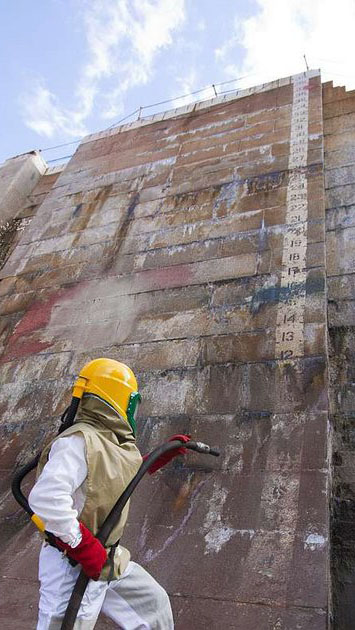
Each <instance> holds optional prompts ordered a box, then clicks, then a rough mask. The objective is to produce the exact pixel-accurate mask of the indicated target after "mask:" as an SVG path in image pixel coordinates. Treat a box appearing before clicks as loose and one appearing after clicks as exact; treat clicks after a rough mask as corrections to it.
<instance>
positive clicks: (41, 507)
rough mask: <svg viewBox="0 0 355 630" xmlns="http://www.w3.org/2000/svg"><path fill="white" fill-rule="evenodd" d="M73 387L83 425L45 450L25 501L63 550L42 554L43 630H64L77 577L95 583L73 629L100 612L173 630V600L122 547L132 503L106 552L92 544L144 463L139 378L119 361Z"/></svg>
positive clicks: (131, 628) (100, 366) (100, 362)
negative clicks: (78, 396) (138, 430)
mask: <svg viewBox="0 0 355 630" xmlns="http://www.w3.org/2000/svg"><path fill="white" fill-rule="evenodd" d="M75 387H76V388H77V389H76V390H75ZM75 387H74V391H77V390H78V388H79V389H80V388H81V395H82V397H81V402H80V406H79V410H78V414H77V418H76V419H75V421H74V423H73V425H72V426H71V427H69V428H67V429H66V430H65V431H63V432H62V433H61V434H60V435H58V436H57V437H56V438H55V439H54V440H52V441H51V442H50V443H49V444H48V445H47V446H46V447H45V448H44V450H43V452H42V454H41V458H40V461H39V464H38V469H37V481H36V483H35V485H34V487H33V489H32V491H31V493H30V496H29V504H30V507H31V509H32V510H33V511H34V512H35V514H37V515H38V516H39V517H40V518H41V519H42V521H43V522H44V524H45V528H46V531H48V532H51V533H52V534H53V535H54V536H55V541H56V544H57V548H56V547H53V546H51V545H49V544H48V543H47V542H44V544H43V546H42V549H41V552H40V558H39V580H40V600H39V618H38V625H37V630H57V629H58V630H59V629H60V627H61V623H62V620H63V616H64V613H65V610H66V608H67V605H68V601H69V598H70V596H71V593H72V591H73V588H74V585H75V582H76V580H77V577H78V575H79V572H80V570H81V569H83V570H84V572H85V573H86V575H87V576H88V577H90V578H91V580H90V581H89V583H88V587H87V589H86V592H85V594H84V597H83V601H82V604H81V607H80V610H79V613H78V617H77V621H76V624H75V628H77V629H79V628H80V630H91V629H92V628H94V626H95V623H96V620H97V618H98V615H99V613H100V611H102V612H103V613H104V614H105V615H106V616H107V617H109V618H110V619H111V620H113V621H114V622H115V624H117V627H118V628H121V629H122V630H138V629H139V630H143V629H146V630H171V629H172V628H173V627H174V623H173V616H172V611H171V606H170V602H169V598H168V595H167V593H166V592H165V590H164V589H163V588H162V587H161V586H160V585H159V584H158V583H157V582H156V581H155V579H154V578H153V577H152V576H151V575H150V574H149V573H147V571H146V570H145V569H143V568H142V567H141V566H139V565H138V564H136V563H135V562H133V561H131V560H130V553H129V551H128V550H127V549H125V548H124V547H122V546H121V545H120V543H119V540H120V538H121V536H122V534H123V530H124V526H125V523H126V521H127V516H128V509H129V506H128V504H127V505H126V507H125V508H124V510H123V511H122V514H121V517H120V519H119V522H118V523H117V524H116V526H115V527H114V529H113V531H112V532H111V534H110V536H109V538H108V540H107V543H106V546H105V547H103V545H102V544H101V542H100V541H99V540H98V539H97V538H95V535H96V534H97V532H98V530H99V528H100V526H101V525H102V524H103V522H104V520H105V518H106V517H107V515H108V514H109V512H110V510H111V508H112V507H113V505H114V504H115V503H116V501H117V499H118V497H119V496H120V495H121V494H122V492H123V490H124V489H125V488H126V487H127V485H128V484H129V482H130V481H131V479H132V478H133V477H134V476H135V474H136V473H137V471H138V469H139V467H140V465H141V463H142V457H141V454H140V452H139V450H138V448H137V446H136V440H135V432H136V415H137V411H138V406H139V403H140V400H141V396H140V394H139V392H138V385H137V381H136V378H135V376H134V374H133V372H132V370H131V369H130V368H129V367H127V366H126V365H124V364H123V363H120V362H118V361H115V360H113V359H106V358H102V359H95V360H94V361H91V362H90V363H88V364H87V365H85V366H84V368H83V369H82V370H81V372H80V375H79V379H78V380H77V382H76V385H75ZM175 437H176V436H173V438H171V439H174V438H175ZM179 437H182V440H183V441H184V438H185V441H187V440H188V439H189V438H188V436H179ZM183 452H185V449H184V447H180V448H178V449H174V450H173V451H170V452H169V453H168V454H167V455H164V456H163V458H162V460H161V461H159V460H158V462H155V464H154V471H155V470H158V469H159V468H160V467H161V466H163V465H165V464H166V463H167V462H168V461H169V460H170V459H171V458H172V457H175V456H176V455H177V454H179V453H183ZM151 472H153V471H151ZM58 548H59V549H58ZM70 561H71V564H70ZM73 561H76V562H77V563H78V564H77V565H76V566H72V564H73Z"/></svg>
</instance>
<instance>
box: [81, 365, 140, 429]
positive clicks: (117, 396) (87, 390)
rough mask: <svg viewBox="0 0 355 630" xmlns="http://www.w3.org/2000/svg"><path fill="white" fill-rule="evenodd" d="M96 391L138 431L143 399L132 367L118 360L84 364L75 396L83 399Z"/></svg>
mask: <svg viewBox="0 0 355 630" xmlns="http://www.w3.org/2000/svg"><path fill="white" fill-rule="evenodd" d="M85 394H94V395H95V396H98V397H99V398H101V399H102V400H104V401H105V402H106V403H108V404H109V405H110V406H111V407H113V409H115V410H116V411H117V412H118V413H119V414H120V416H121V417H122V418H124V420H126V421H127V422H129V424H130V425H131V427H132V430H133V434H134V435H135V433H136V415H137V411H138V406H139V403H140V401H141V395H140V394H139V392H138V384H137V381H136V377H135V376H134V374H133V372H132V370H131V369H130V368H129V367H128V366H127V365H125V364H124V363H120V362H119V361H115V360H114V359H94V361H90V363H87V364H86V365H84V367H83V368H82V370H81V371H80V374H79V378H78V379H77V381H76V383H75V385H74V389H73V396H74V397H77V398H82V396H83V395H85Z"/></svg>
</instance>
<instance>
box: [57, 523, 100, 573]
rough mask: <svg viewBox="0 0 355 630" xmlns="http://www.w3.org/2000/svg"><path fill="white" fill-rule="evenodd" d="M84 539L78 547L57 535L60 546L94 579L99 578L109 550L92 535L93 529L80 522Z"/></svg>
mask: <svg viewBox="0 0 355 630" xmlns="http://www.w3.org/2000/svg"><path fill="white" fill-rule="evenodd" d="M79 527H80V531H81V535H82V539H81V542H80V543H79V544H78V545H77V546H76V547H70V545H68V544H67V543H65V542H63V541H62V540H61V539H60V538H57V537H55V541H56V543H57V545H58V547H59V548H60V549H61V550H62V551H65V552H66V554H67V556H69V558H72V559H73V560H75V561H76V562H78V563H79V564H81V566H82V568H83V571H84V572H85V573H86V575H87V576H88V577H89V578H91V579H92V580H98V579H99V577H100V573H101V570H102V567H103V566H104V564H105V562H106V560H107V551H106V549H105V547H104V546H103V545H102V544H101V543H100V541H99V540H98V539H97V538H95V536H93V535H92V533H91V531H90V530H89V529H88V528H87V527H86V526H85V525H84V523H79Z"/></svg>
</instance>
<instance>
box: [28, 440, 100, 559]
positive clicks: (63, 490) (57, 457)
mask: <svg viewBox="0 0 355 630" xmlns="http://www.w3.org/2000/svg"><path fill="white" fill-rule="evenodd" d="M87 474H88V468H87V463H86V457H85V440H84V438H83V437H82V436H81V435H78V434H76V435H70V436H68V437H63V438H59V439H58V440H56V441H55V442H54V444H53V445H52V448H51V450H50V452H49V458H48V461H47V463H46V465H45V466H44V468H43V470H42V472H41V474H40V476H39V478H38V480H37V482H36V484H35V485H34V487H33V488H32V490H31V493H30V495H29V497H28V502H29V504H30V507H31V509H32V510H33V511H34V513H35V514H38V516H39V517H40V518H41V519H42V521H43V522H44V524H45V527H46V530H47V531H49V532H52V533H53V534H54V535H55V536H58V538H61V540H63V542H65V543H68V544H69V545H70V546H71V547H76V546H77V545H78V544H79V543H80V541H81V532H80V528H79V521H78V509H76V508H78V507H79V506H78V505H76V506H75V505H74V498H73V495H74V494H78V492H77V491H78V490H79V489H80V486H81V485H82V484H83V482H84V481H85V479H86V477H87ZM81 495H82V497H84V495H83V493H82V492H81ZM79 502H80V503H81V504H82V505H81V506H80V508H81V509H82V507H83V503H84V499H82V500H81V501H79ZM76 503H78V501H76ZM80 508H79V509H80ZM81 509H80V511H81Z"/></svg>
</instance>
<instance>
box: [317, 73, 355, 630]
mask: <svg viewBox="0 0 355 630" xmlns="http://www.w3.org/2000/svg"><path fill="white" fill-rule="evenodd" d="M323 102H324V133H325V136H324V139H325V175H326V179H325V182H326V199H327V204H326V222H327V285H328V316H329V339H330V374H331V389H330V393H331V398H330V400H331V420H332V427H333V493H332V494H333V496H332V579H333V596H334V627H335V628H337V629H338V630H351V629H352V628H353V627H354V618H355V605H354V588H355V555H354V514H355V486H354V482H355V463H354V462H355V458H354V455H355V442H354V418H355V399H354V353H355V310H354V278H355V276H354V269H355V246H354V220H355V219H354V217H355V214H354V203H355V154H354V132H355V121H354V117H355V92H346V91H345V89H344V88H334V87H333V84H332V83H326V84H325V85H324V86H323Z"/></svg>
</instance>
